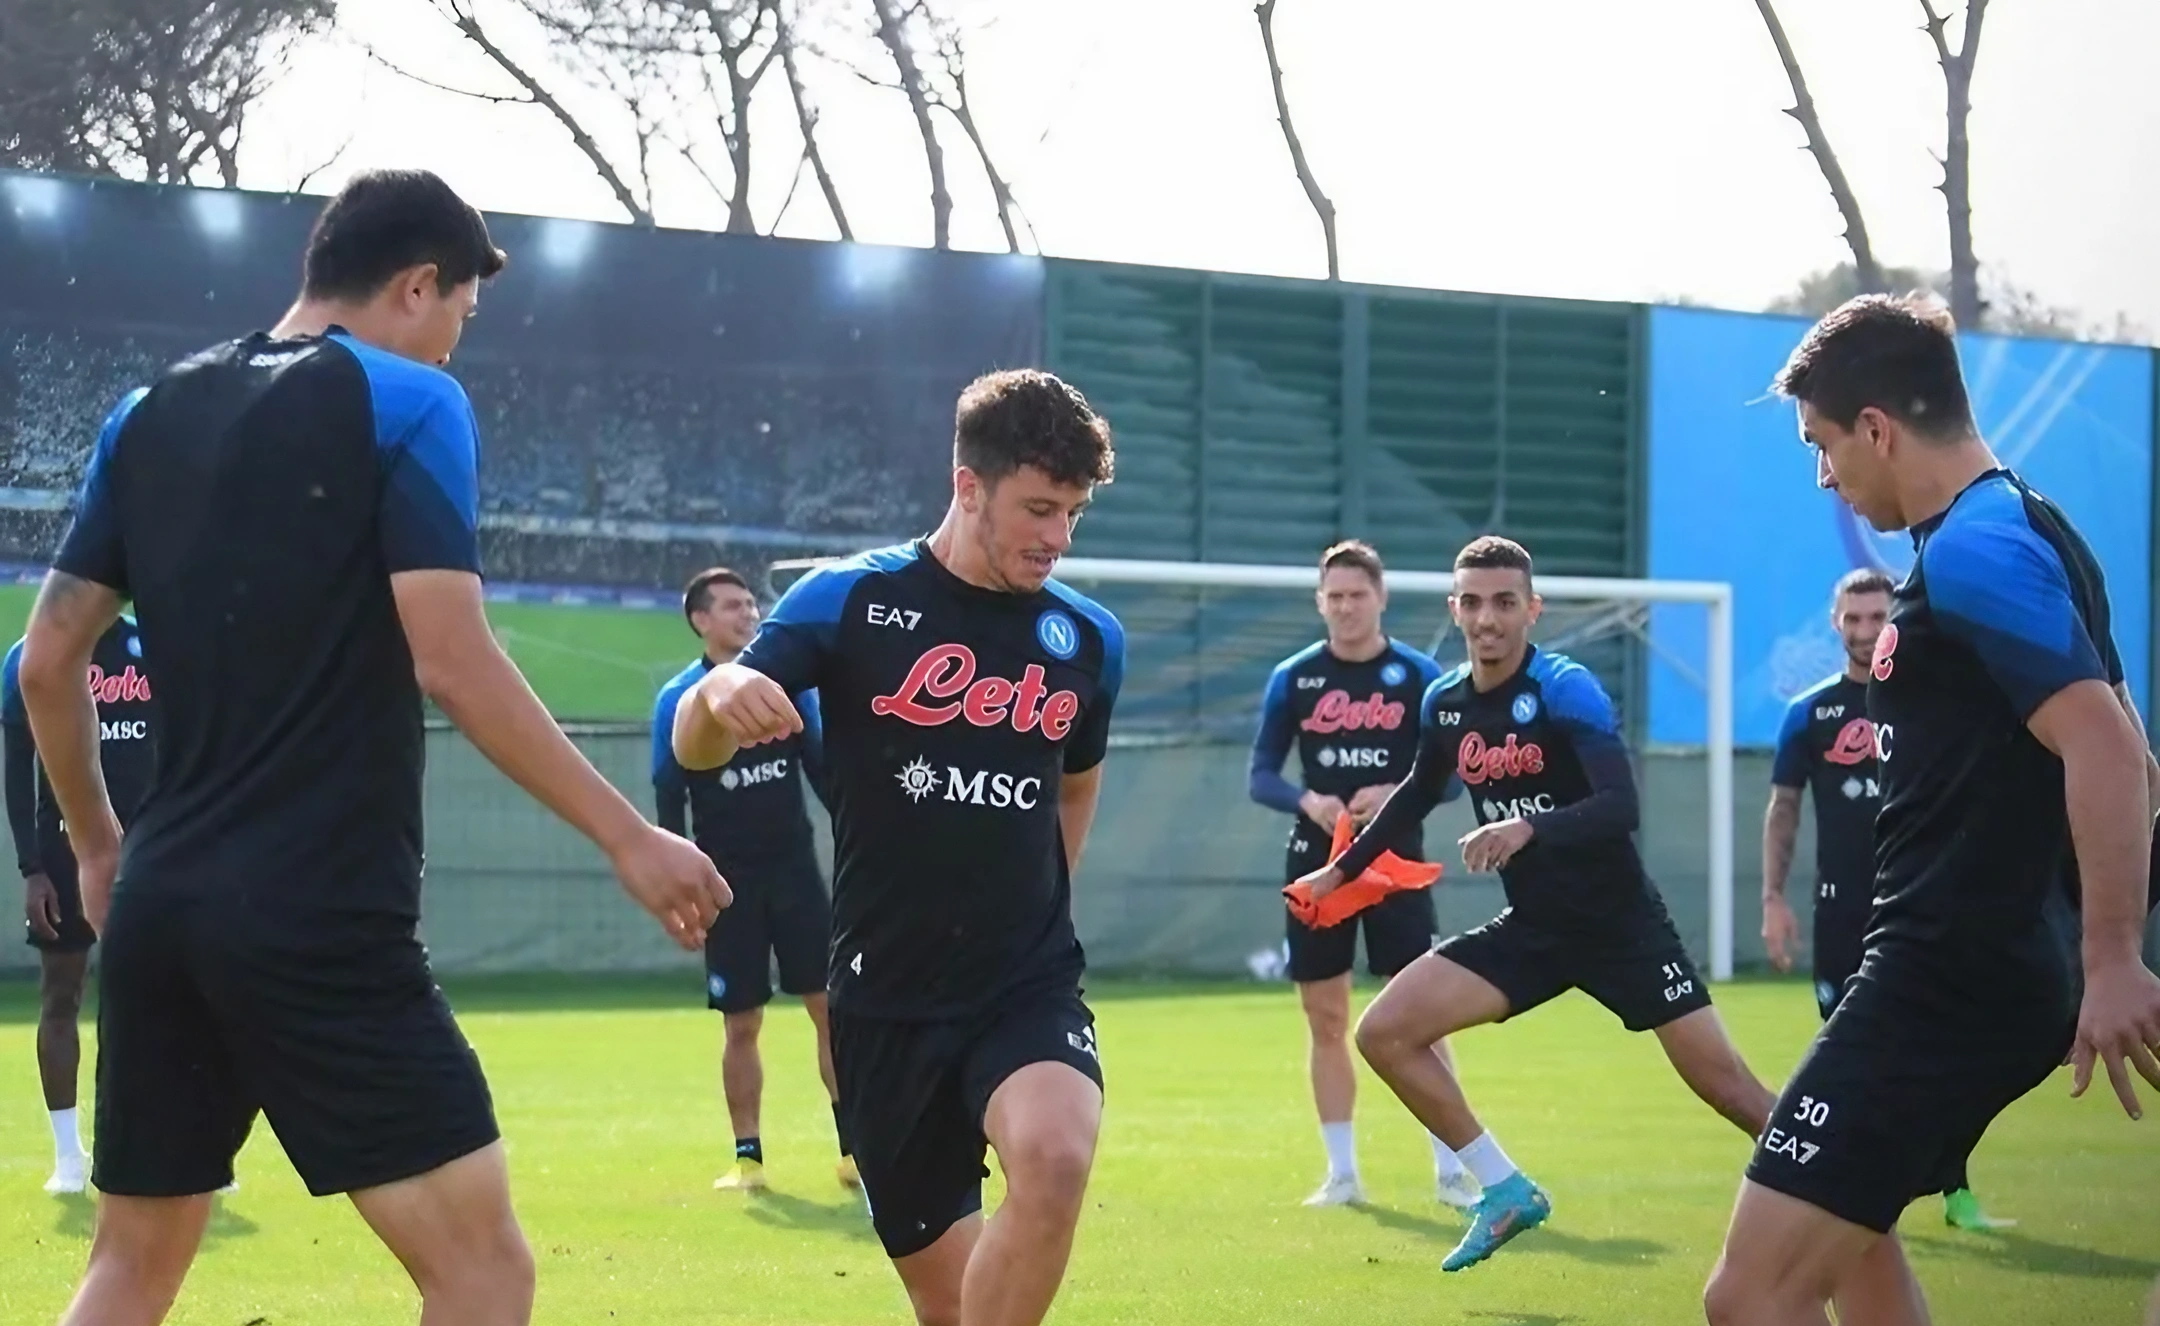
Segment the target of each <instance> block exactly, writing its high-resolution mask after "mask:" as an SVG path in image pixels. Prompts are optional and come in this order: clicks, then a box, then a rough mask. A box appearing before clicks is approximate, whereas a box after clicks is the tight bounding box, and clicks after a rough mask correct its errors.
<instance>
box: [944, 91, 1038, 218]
mask: <svg viewBox="0 0 2160 1326" xmlns="http://www.w3.org/2000/svg"><path fill="white" fill-rule="evenodd" d="M953 94H954V103H955V104H953V105H951V106H948V107H947V108H946V109H947V110H949V111H951V112H952V117H953V118H954V119H955V120H958V121H959V122H960V130H961V132H963V133H965V134H966V135H967V136H968V142H970V143H972V144H974V145H975V155H976V156H977V157H979V158H981V160H982V168H983V174H985V175H987V176H989V177H990V194H991V196H992V197H993V198H995V199H997V214H998V224H999V225H1000V226H1002V227H1004V229H1005V248H1006V250H1007V251H1008V252H1011V253H1020V252H1023V251H1024V250H1022V249H1021V247H1020V231H1019V229H1018V228H1017V227H1015V226H1014V225H1013V191H1012V185H1011V184H1009V183H1007V182H1006V180H1005V177H1004V176H1003V175H1000V174H998V168H997V163H996V162H995V161H992V160H991V159H990V145H989V144H988V143H986V142H984V141H983V136H982V130H981V128H980V127H978V126H977V125H976V123H975V111H974V108H973V107H971V106H970V105H969V104H968V94H967V74H966V73H964V72H963V71H961V70H960V69H958V68H955V69H954V71H953Z"/></svg>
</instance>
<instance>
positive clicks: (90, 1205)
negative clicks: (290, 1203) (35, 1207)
mask: <svg viewBox="0 0 2160 1326" xmlns="http://www.w3.org/2000/svg"><path fill="white" fill-rule="evenodd" d="M54 1205H56V1206H58V1207H59V1209H60V1211H59V1215H58V1216H57V1217H55V1218H54V1220H53V1233H55V1234H58V1235H60V1236H61V1237H63V1238H75V1239H88V1238H89V1237H90V1235H91V1233H92V1232H93V1231H94V1230H96V1228H97V1199H96V1198H95V1197H92V1196H91V1195H89V1194H88V1193H68V1194H66V1195H64V1196H61V1197H57V1198H55V1199H54ZM261 1229H262V1226H260V1225H258V1224H256V1223H255V1222H254V1221H252V1220H250V1219H248V1218H247V1217H246V1216H244V1215H241V1214H240V1213H239V1212H238V1211H235V1210H233V1209H232V1208H231V1207H230V1206H228V1205H226V1199H225V1198H223V1197H215V1198H212V1199H211V1205H210V1224H209V1227H208V1228H207V1229H205V1230H204V1231H203V1243H204V1244H205V1245H208V1244H212V1243H216V1242H218V1241H220V1240H222V1239H232V1238H247V1237H248V1236H250V1235H252V1234H256V1233H259V1232H261Z"/></svg>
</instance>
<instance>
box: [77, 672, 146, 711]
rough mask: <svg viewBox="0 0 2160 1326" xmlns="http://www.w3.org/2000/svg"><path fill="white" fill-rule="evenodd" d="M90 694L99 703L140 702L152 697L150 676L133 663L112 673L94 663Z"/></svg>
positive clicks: (91, 673)
mask: <svg viewBox="0 0 2160 1326" xmlns="http://www.w3.org/2000/svg"><path fill="white" fill-rule="evenodd" d="M90 696H91V698H92V699H94V700H96V701H97V702H98V703H99V704H139V703H141V702H142V701H144V700H147V699H149V698H150V676H149V674H148V673H145V672H142V671H139V670H138V669H137V668H136V666H135V665H134V664H133V663H130V664H128V665H127V667H125V668H123V669H121V670H120V671H119V672H117V673H111V674H108V673H107V672H106V671H105V669H103V668H101V667H99V666H98V665H97V664H95V663H92V664H91V665H90Z"/></svg>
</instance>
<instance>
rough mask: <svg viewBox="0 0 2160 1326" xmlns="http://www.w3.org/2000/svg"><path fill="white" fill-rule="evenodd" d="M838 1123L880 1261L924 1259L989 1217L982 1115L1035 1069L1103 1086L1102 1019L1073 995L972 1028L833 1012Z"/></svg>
mask: <svg viewBox="0 0 2160 1326" xmlns="http://www.w3.org/2000/svg"><path fill="white" fill-rule="evenodd" d="M832 1029H833V1069H834V1071H835V1073H836V1074H837V1075H838V1077H839V1079H840V1111H841V1117H842V1118H843V1119H844V1120H845V1122H846V1126H847V1130H848V1138H849V1140H850V1141H852V1142H853V1143H854V1146H855V1163H856V1165H857V1167H858V1168H860V1170H861V1171H862V1181H863V1195H864V1196H865V1197H866V1198H867V1199H868V1200H869V1203H870V1220H871V1223H872V1224H873V1225H874V1226H876V1228H877V1235H878V1240H879V1241H880V1242H882V1243H883V1244H884V1245H885V1253H886V1255H887V1256H889V1257H893V1258H895V1259H897V1258H901V1257H907V1256H911V1255H913V1254H915V1253H918V1252H921V1251H922V1250H923V1249H925V1248H927V1247H929V1246H930V1245H931V1244H933V1243H935V1242H937V1241H938V1239H939V1238H940V1237H942V1236H943V1235H944V1233H945V1231H946V1230H948V1229H950V1228H952V1226H953V1225H954V1224H956V1223H958V1222H959V1221H961V1220H964V1219H966V1218H967V1217H968V1216H970V1215H973V1214H974V1213H975V1212H977V1211H980V1210H982V1181H983V1179H984V1178H985V1177H987V1176H988V1174H989V1171H988V1170H987V1169H985V1168H984V1167H983V1156H984V1152H985V1149H986V1148H987V1147H988V1145H989V1141H988V1139H987V1138H986V1137H984V1136H983V1114H984V1112H985V1111H987V1110H988V1109H989V1108H990V1097H991V1095H992V1094H993V1093H994V1092H996V1090H997V1089H998V1087H999V1086H1000V1085H1001V1084H1002V1083H1003V1082H1004V1081H1005V1079H1006V1078H1008V1077H1011V1076H1012V1075H1013V1074H1014V1073H1017V1072H1019V1071H1020V1070H1021V1069H1023V1068H1025V1067H1027V1066H1028V1065H1030V1064H1038V1063H1061V1064H1070V1065H1071V1066H1073V1067H1074V1068H1077V1069H1079V1070H1080V1071H1081V1072H1083V1073H1085V1074H1087V1076H1088V1078H1089V1079H1090V1080H1092V1081H1093V1082H1094V1083H1095V1085H1096V1086H1098V1087H1100V1086H1101V1085H1102V1081H1103V1075H1102V1063H1101V1061H1100V1060H1099V1059H1098V1058H1097V1056H1096V1051H1095V1015H1094V1014H1093V1013H1091V1012H1089V1011H1088V1006H1087V1005H1086V1004H1085V1003H1083V1002H1082V1001H1081V999H1080V992H1079V991H1078V990H1072V989H1068V990H1065V991H1062V992H1058V991H1053V992H1049V993H1045V994H1036V995H1030V996H1023V997H1020V998H1017V999H1014V1000H1010V1001H1005V1002H1001V1003H1000V1004H998V1005H997V1006H995V1007H993V1008H990V1009H988V1010H986V1011H985V1012H984V1013H982V1014H981V1015H980V1016H978V1017H976V1018H973V1019H970V1020H968V1021H951V1022H898V1021H891V1020H888V1019H884V1018H871V1017H862V1016H859V1015H850V1014H847V1013H845V1012H842V1011H838V1010H835V1012H834V1014H833V1020H832Z"/></svg>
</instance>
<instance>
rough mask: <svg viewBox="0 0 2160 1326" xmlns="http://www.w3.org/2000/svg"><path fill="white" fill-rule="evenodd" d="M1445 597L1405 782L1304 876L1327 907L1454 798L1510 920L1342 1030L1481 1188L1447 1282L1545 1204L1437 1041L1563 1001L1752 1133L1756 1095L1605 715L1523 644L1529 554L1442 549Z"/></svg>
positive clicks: (1568, 677)
mask: <svg viewBox="0 0 2160 1326" xmlns="http://www.w3.org/2000/svg"><path fill="white" fill-rule="evenodd" d="M1448 602H1449V607H1450V609H1451V610H1452V611H1453V613H1454V617H1455V623H1456V625H1457V626H1459V627H1461V628H1462V633H1463V636H1464V638H1465V640H1466V641H1467V642H1468V644H1469V651H1470V661H1469V662H1468V663H1466V664H1464V665H1462V666H1461V667H1458V668H1456V669H1454V670H1453V671H1451V672H1450V673H1448V674H1447V675H1446V676H1445V677H1442V678H1441V679H1440V680H1438V681H1436V682H1434V683H1433V684H1432V686H1431V688H1430V689H1428V690H1427V691H1426V693H1425V696H1424V701H1423V710H1422V713H1421V715H1420V718H1419V725H1418V731H1419V738H1418V751H1417V758H1416V760H1415V761H1414V762H1413V763H1412V765H1411V766H1410V770H1409V775H1408V777H1406V778H1405V779H1404V780H1403V782H1402V784H1401V785H1400V786H1398V787H1397V788H1396V789H1395V791H1394V793H1393V794H1392V795H1391V796H1389V797H1388V799H1387V802H1386V804H1384V805H1383V806H1381V808H1380V811H1379V813H1378V814H1376V815H1374V816H1373V818H1372V821H1371V822H1370V823H1368V824H1367V825H1366V826H1365V830H1364V832H1363V833H1361V834H1359V835H1358V838H1357V841H1356V842H1354V843H1352V844H1351V845H1350V847H1349V849H1348V850H1347V851H1345V852H1344V853H1343V855H1342V856H1341V857H1340V858H1339V859H1337V860H1336V861H1335V862H1334V863H1332V864H1330V865H1328V866H1325V867H1323V868H1321V869H1320V870H1317V871H1315V872H1313V873H1312V874H1310V875H1307V876H1306V877H1305V878H1306V883H1307V885H1308V887H1310V888H1311V890H1312V892H1313V894H1314V896H1315V897H1320V896H1324V895H1325V894H1326V893H1328V892H1330V891H1332V890H1333V889H1335V888H1336V887H1337V886H1339V885H1340V884H1341V883H1342V882H1343V881H1344V880H1345V879H1355V878H1356V877H1357V876H1358V875H1360V874H1361V873H1363V872H1364V870H1365V869H1366V868H1367V867H1368V866H1370V865H1371V864H1372V863H1373V860H1374V858H1375V857H1377V856H1378V855H1379V853H1380V852H1381V850H1382V849H1383V848H1385V847H1386V846H1387V844H1389V843H1391V842H1396V841H1399V840H1400V837H1401V835H1402V834H1403V833H1404V832H1405V831H1406V830H1407V829H1408V828H1409V827H1410V826H1411V825H1414V824H1416V823H1418V822H1419V821H1421V820H1423V819H1424V818H1425V816H1426V815H1427V814H1428V813H1430V812H1431V810H1432V808H1433V807H1434V806H1435V805H1437V804H1439V803H1440V802H1441V801H1444V800H1448V799H1451V798H1452V797H1454V796H1458V795H1461V794H1462V793H1463V792H1465V791H1467V792H1468V793H1469V795H1470V799H1471V804H1472V806H1473V808H1474V810H1475V812H1476V816H1477V822H1478V827H1477V828H1476V829H1475V830H1473V831H1472V832H1470V833H1469V834H1467V835H1466V836H1464V837H1463V839H1462V840H1461V847H1462V856H1463V865H1464V866H1465V867H1467V868H1468V869H1470V870H1472V871H1485V870H1497V871H1498V872H1499V874H1500V879H1501V882H1502V883H1503V884H1504V885H1505V886H1506V888H1507V899H1508V906H1507V908H1506V909H1505V910H1503V911H1502V912H1501V913H1500V915H1499V916H1497V917H1495V918H1494V919H1493V920H1491V921H1488V922H1487V923H1486V924H1484V925H1482V926H1480V927H1478V928H1477V929H1475V930H1472V931H1470V932H1469V933H1467V934H1461V935H1457V936H1455V937H1454V938H1452V939H1449V940H1446V941H1444V942H1443V943H1441V944H1440V946H1439V947H1438V948H1436V949H1435V950H1434V951H1433V952H1431V953H1429V954H1427V955H1425V956H1424V957H1421V958H1419V959H1418V960H1417V961H1415V962H1413V963H1411V964H1410V965H1409V966H1408V967H1405V968H1404V969H1403V971H1402V972H1401V974H1400V975H1398V976H1396V977H1395V979H1394V980H1393V981H1391V982H1389V983H1388V987H1387V988H1386V989H1385V990H1383V991H1381V992H1380V996H1379V998H1377V999H1375V1000H1374V1001H1373V1003H1372V1006H1371V1007H1369V1008H1367V1009H1366V1010H1365V1016H1364V1017H1363V1018H1362V1019H1360V1021H1359V1022H1358V1029H1357V1043H1358V1050H1359V1051H1360V1052H1361V1053H1362V1054H1363V1055H1364V1056H1365V1060H1366V1062H1367V1063H1369V1064H1371V1065H1372V1066H1373V1070H1374V1071H1375V1072H1377V1073H1379V1075H1380V1077H1381V1079H1382V1080H1383V1081H1385V1082H1386V1083H1387V1084H1388V1086H1389V1087H1391V1088H1393V1089H1394V1092H1395V1094H1396V1095H1397V1096H1399V1097H1401V1098H1402V1102H1403V1104H1405V1105H1407V1106H1408V1107H1409V1108H1410V1112H1411V1113H1412V1114H1415V1115H1416V1116H1417V1117H1418V1120H1419V1121H1420V1122H1421V1123H1423V1124H1424V1125H1425V1126H1426V1127H1427V1128H1428V1129H1430V1130H1431V1131H1432V1133H1433V1134H1434V1135H1435V1136H1437V1137H1439V1138H1440V1139H1441V1140H1442V1141H1444V1142H1446V1143H1447V1144H1448V1145H1449V1146H1450V1147H1452V1148H1454V1149H1455V1151H1456V1152H1457V1153H1459V1154H1460V1155H1461V1156H1462V1160H1463V1163H1464V1164H1465V1165H1466V1166H1468V1167H1469V1170H1470V1173H1471V1176H1472V1177H1473V1178H1475V1179H1476V1180H1477V1182H1478V1184H1479V1185H1480V1186H1481V1187H1482V1189H1483V1190H1484V1195H1483V1197H1482V1198H1481V1199H1480V1200H1479V1202H1478V1205H1477V1214H1476V1218H1475V1219H1474V1220H1473V1221H1472V1222H1471V1226H1470V1229H1469V1231H1468V1232H1467V1233H1465V1234H1464V1235H1463V1237H1462V1241H1461V1243H1460V1244H1458V1245H1457V1246H1456V1248H1455V1250H1454V1251H1452V1252H1450V1253H1449V1254H1448V1255H1447V1257H1446V1259H1445V1260H1444V1261H1443V1262H1442V1263H1441V1266H1442V1269H1444V1270H1449V1271H1459V1270H1462V1269H1464V1268H1465V1267H1468V1266H1472V1265H1475V1264H1476V1263H1478V1262H1481V1261H1483V1260H1484V1259H1485V1258H1487V1257H1489V1256H1491V1255H1492V1254H1493V1252H1494V1251H1495V1250H1496V1249H1498V1248H1499V1247H1500V1246H1501V1245H1502V1244H1504V1243H1506V1242H1507V1241H1508V1240H1509V1239H1511V1238H1513V1237H1515V1236H1516V1235H1517V1234H1519V1233H1521V1232H1523V1231H1524V1230H1526V1229H1530V1228H1532V1227H1534V1226H1536V1225H1538V1224H1541V1223H1543V1221H1544V1220H1545V1217H1546V1216H1547V1215H1548V1214H1549V1213H1550V1212H1551V1210H1552V1202H1551V1199H1550V1198H1548V1197H1547V1196H1546V1194H1545V1192H1544V1190H1543V1189H1541V1188H1539V1187H1538V1186H1537V1185H1536V1184H1535V1183H1532V1182H1531V1181H1530V1179H1529V1178H1528V1177H1527V1176H1526V1175H1524V1174H1523V1173H1522V1172H1521V1171H1520V1170H1518V1169H1516V1167H1515V1164H1514V1162H1513V1161H1511V1160H1509V1159H1508V1157H1507V1155H1506V1153H1505V1152H1503V1151H1502V1150H1501V1149H1500V1144H1499V1143H1498V1142H1497V1141H1495V1140H1494V1138H1493V1136H1492V1134H1491V1133H1490V1132H1487V1131H1486V1129H1485V1126H1484V1125H1483V1124H1481V1123H1480V1122H1479V1121H1478V1118H1477V1116H1476V1115H1475V1114H1473V1113H1472V1112H1471V1110H1470V1105H1469V1102H1468V1101H1467V1100H1465V1099H1464V1097H1463V1091H1462V1086H1461V1084H1460V1083H1459V1082H1458V1081H1457V1080H1456V1077H1455V1074H1454V1072H1453V1070H1452V1069H1451V1067H1450V1066H1449V1064H1448V1063H1447V1062H1446V1061H1445V1060H1444V1059H1442V1058H1441V1057H1440V1056H1438V1055H1436V1054H1434V1053H1433V1052H1432V1046H1433V1045H1434V1044H1435V1043H1436V1042H1438V1041H1439V1040H1440V1039H1441V1038H1442V1037H1443V1036H1449V1035H1452V1034H1454V1033H1455V1032H1458V1031H1461V1030H1463V1029H1465V1028H1468V1027H1474V1026H1478V1025H1480V1024H1481V1023H1487V1022H1501V1021H1504V1020H1506V1019H1508V1018H1511V1017H1518V1016H1520V1015H1522V1014H1524V1013H1527V1012H1529V1011H1530V1010H1531V1009H1533V1008H1536V1007H1537V1006H1538V1005H1540V1004H1543V1003H1545V1002H1547V1001H1548V1000H1551V999H1555V998H1557V997H1559V996H1560V995H1562V994H1564V993H1566V992H1567V991H1569V990H1573V989H1580V990H1582V991H1584V992H1585V993H1587V994H1589V995H1590V997H1591V998H1593V999H1595V1000H1597V1001H1598V1002H1599V1003H1601V1004H1603V1005H1604V1006H1605V1007H1606V1008H1607V1009H1609V1010H1611V1012H1612V1013H1613V1014H1614V1015H1615V1016H1617V1017H1618V1018H1619V1019H1620V1021H1621V1023H1622V1025H1624V1026H1625V1027H1627V1029H1628V1030H1630V1031H1654V1032H1656V1033H1657V1038H1658V1041H1659V1042H1660V1043H1661V1044H1662V1045H1663V1047H1664V1049H1665V1053H1666V1056H1667V1057H1668V1058H1670V1059H1671V1060H1672V1064H1673V1067H1674V1068H1675V1069H1677V1070H1678V1071H1679V1074H1680V1076H1681V1078H1682V1079H1683V1080H1684V1081H1686V1083H1687V1084H1688V1086H1689V1087H1690V1088H1692V1089H1693V1090H1694V1092H1695V1094H1696V1095H1698V1096H1700V1097H1702V1098H1703V1100H1705V1101H1707V1102H1708V1103H1709V1104H1710V1105H1711V1107H1712V1108H1714V1109H1715V1110H1717V1112H1718V1113H1719V1114H1721V1115H1723V1116H1725V1118H1726V1119H1728V1120H1730V1121H1731V1122H1732V1123H1733V1124H1735V1125H1736V1126H1738V1127H1739V1128H1741V1129H1742V1130H1744V1131H1746V1132H1747V1133H1748V1135H1749V1136H1751V1137H1752V1136H1753V1135H1754V1134H1755V1132H1756V1130H1757V1129H1759V1128H1760V1127H1761V1126H1762V1123H1763V1120H1764V1119H1765V1118H1766V1117H1767V1115H1768V1113H1769V1108H1770V1100H1771V1097H1770V1092H1769V1090H1768V1089H1767V1088H1765V1087H1764V1086H1763V1085H1762V1083H1760V1082H1758V1081H1757V1080H1756V1079H1755V1075H1754V1074H1753V1073H1751V1072H1749V1071H1748V1067H1747V1064H1746V1063H1745V1062H1743V1061H1742V1060H1741V1058H1740V1052H1739V1051H1738V1050H1736V1049H1735V1048H1733V1044H1732V1041H1731V1040H1730V1039H1728V1038H1727V1036H1726V1035H1725V1029H1724V1027H1723V1026H1722V1025H1721V1024H1720V1023H1719V1021H1718V1016H1717V1013H1716V1011H1715V1010H1714V1009H1712V1008H1711V1006H1710V991H1709V989H1708V988H1707V987H1706V986H1705V985H1704V983H1703V981H1702V978H1701V977H1699V976H1698V975H1696V972H1695V966H1694V963H1692V962H1691V961H1690V960H1689V959H1688V955H1687V950H1686V949H1685V948H1684V947H1682V945H1681V943H1680V936H1679V935H1678V934H1677V933H1676V932H1675V931H1674V929H1673V924H1672V920H1671V918H1670V917H1668V916H1667V915H1666V913H1665V904H1664V902H1663V901H1662V900H1661V899H1660V898H1659V897H1658V893H1657V889H1656V888H1655V887H1654V886H1653V885H1652V884H1651V883H1650V879H1649V876H1648V875H1647V874H1646V873H1645V872H1644V870H1643V864H1642V859H1641V858H1640V857H1639V856H1638V855H1637V853H1636V850H1635V839H1634V832H1635V826H1636V817H1637V799H1636V793H1635V778H1634V773H1633V771H1632V769H1631V768H1630V767H1629V764H1628V755H1627V749H1626V747H1625V746H1624V745H1622V743H1621V740H1620V728H1619V722H1618V720H1617V719H1616V718H1615V716H1614V714H1613V708H1612V702H1611V701H1610V700H1609V699H1607V698H1606V695H1605V690H1604V688H1603V687H1601V686H1599V685H1598V681H1597V678H1596V677H1594V676H1592V675H1591V673H1590V670H1589V669H1588V668H1585V667H1583V666H1582V665H1581V664H1579V663H1576V662H1575V661H1573V660H1572V659H1569V658H1567V657H1566V656H1565V655H1561V654H1549V653H1546V652H1544V651H1543V650H1540V649H1538V648H1536V647H1535V646H1533V645H1531V643H1530V627H1531V625H1532V623H1534V622H1535V621H1536V620H1537V618H1538V613H1539V610H1540V608H1541V607H1542V601H1541V600H1540V599H1539V598H1538V596H1537V592H1536V589H1535V588H1534V586H1533V583H1532V579H1531V567H1530V554H1529V553H1527V552H1525V551H1524V550H1523V548H1522V546H1521V545H1520V544H1517V543H1514V542H1511V541H1509V540H1507V539H1502V538H1495V537H1490V536H1488V537H1485V538H1480V539H1476V540H1474V541H1473V542H1471V543H1470V545H1469V546H1468V547H1465V548H1464V549H1463V550H1462V551H1461V552H1460V553H1458V554H1457V555H1456V558H1455V592H1454V594H1453V595H1451V596H1450V597H1449V600H1448Z"/></svg>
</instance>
